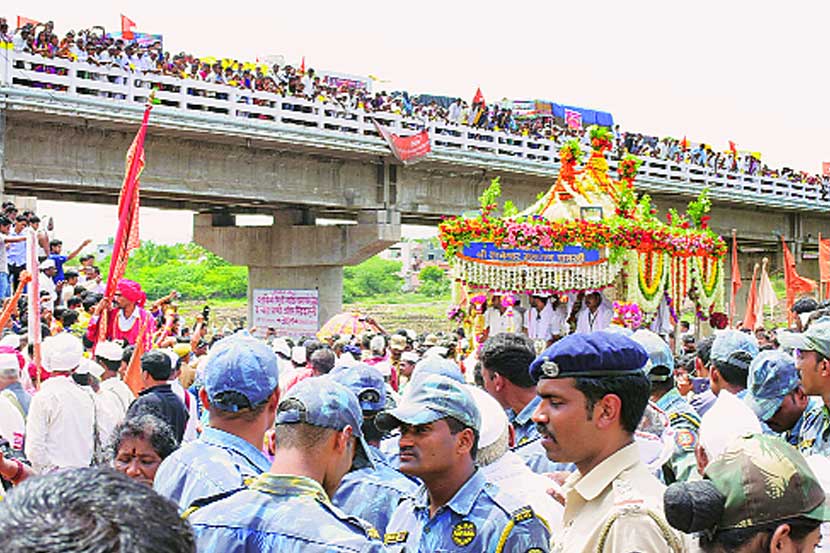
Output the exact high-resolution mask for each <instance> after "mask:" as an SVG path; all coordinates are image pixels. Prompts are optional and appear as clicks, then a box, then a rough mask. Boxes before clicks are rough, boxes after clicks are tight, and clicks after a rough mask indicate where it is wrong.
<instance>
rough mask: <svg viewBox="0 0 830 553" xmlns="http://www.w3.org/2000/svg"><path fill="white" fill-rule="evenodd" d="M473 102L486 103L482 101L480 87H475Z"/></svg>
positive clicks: (482, 96)
mask: <svg viewBox="0 0 830 553" xmlns="http://www.w3.org/2000/svg"><path fill="white" fill-rule="evenodd" d="M473 104H481V105H483V106H486V105H487V102H485V101H484V94H482V93H481V87H478V88H476V95H475V96H473Z"/></svg>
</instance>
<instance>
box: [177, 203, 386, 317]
mask: <svg viewBox="0 0 830 553" xmlns="http://www.w3.org/2000/svg"><path fill="white" fill-rule="evenodd" d="M229 222H230V221H229V220H228V219H227V218H226V217H219V218H218V219H217V217H215V216H214V214H197V215H195V216H194V228H193V240H194V241H195V242H196V243H197V244H199V245H201V246H203V247H205V248H207V249H208V250H210V251H212V252H213V253H215V254H216V255H218V256H220V257H222V258H223V259H226V260H227V261H228V262H230V263H233V264H234V265H247V266H248V324H249V325H251V324H252V321H253V314H252V305H253V302H252V299H253V291H254V290H255V289H257V288H273V289H303V290H309V289H312V290H317V292H318V298H319V305H320V324H322V323H324V322H325V321H326V320H328V319H329V318H330V317H332V316H333V315H336V314H337V313H339V312H340V311H342V309H343V266H344V265H356V264H357V263H360V262H361V261H364V260H366V259H368V258H369V257H371V256H373V255H375V254H377V253H379V252H381V251H383V250H384V249H386V248H388V247H389V246H391V245H392V244H394V243H396V242H398V241H399V240H400V237H401V225H400V214H399V213H398V212H396V211H387V210H380V211H366V212H363V213H362V214H361V215H360V217H359V219H358V221H357V224H342V225H316V224H315V221H314V217H313V214H309V213H308V212H307V211H306V210H298V209H292V210H280V211H279V212H277V213H275V215H274V224H273V225H271V226H267V227H262V226H261V227H239V226H233V224H228V223H229ZM217 223H220V224H218V225H217Z"/></svg>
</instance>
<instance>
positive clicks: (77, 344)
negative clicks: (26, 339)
mask: <svg viewBox="0 0 830 553" xmlns="http://www.w3.org/2000/svg"><path fill="white" fill-rule="evenodd" d="M83 355H84V347H83V345H81V341H80V340H79V339H77V338H75V337H74V336H72V335H71V334H69V333H68V332H61V333H60V334H58V335H57V336H50V337H49V338H46V339H45V340H44V341H43V364H44V365H45V367H46V369H47V370H48V371H50V372H53V371H71V370H72V369H74V368H76V367H77V366H78V365H79V364H80V363H81V359H82V358H83Z"/></svg>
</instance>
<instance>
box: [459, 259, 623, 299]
mask: <svg viewBox="0 0 830 553" xmlns="http://www.w3.org/2000/svg"><path fill="white" fill-rule="evenodd" d="M620 268H621V264H620V263H611V262H609V261H607V260H606V261H603V262H601V263H596V264H593V265H586V266H581V267H557V266H555V265H552V266H546V267H539V266H525V265H514V266H501V265H489V264H484V263H476V262H474V261H469V260H467V259H457V258H456V259H455V260H453V263H452V270H453V272H452V275H453V278H455V279H456V280H458V281H461V282H463V283H464V284H466V285H468V286H473V287H484V288H488V289H490V290H500V291H512V292H551V291H557V292H569V291H578V290H599V289H602V288H606V287H608V286H611V285H612V284H613V283H614V279H615V278H616V276H617V273H619V272H620Z"/></svg>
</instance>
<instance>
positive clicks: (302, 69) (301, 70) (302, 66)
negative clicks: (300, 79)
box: [300, 56, 305, 75]
mask: <svg viewBox="0 0 830 553" xmlns="http://www.w3.org/2000/svg"><path fill="white" fill-rule="evenodd" d="M300 75H305V56H303V61H301V62H300Z"/></svg>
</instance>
